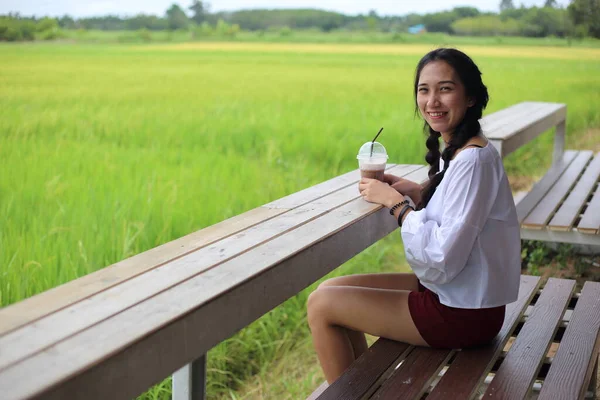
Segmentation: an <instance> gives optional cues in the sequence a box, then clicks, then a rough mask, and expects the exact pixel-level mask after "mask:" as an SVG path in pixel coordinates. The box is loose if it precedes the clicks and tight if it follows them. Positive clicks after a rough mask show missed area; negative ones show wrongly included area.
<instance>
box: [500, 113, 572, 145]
mask: <svg viewBox="0 0 600 400" xmlns="http://www.w3.org/2000/svg"><path fill="white" fill-rule="evenodd" d="M566 115H567V109H566V106H564V105H561V108H560V109H557V110H556V111H554V112H553V113H552V114H544V115H537V117H539V118H540V119H539V120H536V121H533V122H531V123H530V124H529V125H528V126H527V127H525V128H523V129H521V130H519V131H513V132H511V134H512V135H511V136H510V137H507V138H506V139H504V141H503V143H502V151H503V152H502V154H503V156H506V155H508V154H510V153H512V152H513V151H515V150H517V149H518V148H519V147H521V146H523V145H524V144H526V143H528V142H530V141H531V140H533V139H535V138H536V137H537V136H539V135H540V134H541V133H544V132H545V131H547V130H548V129H551V128H552V127H555V126H556V127H557V129H559V126H560V125H561V124H562V123H564V121H565V118H566ZM555 134H556V133H555ZM558 134H559V135H560V134H561V133H560V132H558Z"/></svg>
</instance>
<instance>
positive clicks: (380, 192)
mask: <svg viewBox="0 0 600 400" xmlns="http://www.w3.org/2000/svg"><path fill="white" fill-rule="evenodd" d="M358 190H359V191H360V194H361V196H362V197H363V198H364V199H365V200H366V201H368V202H370V203H377V204H382V205H384V206H386V207H388V208H390V207H392V206H393V205H394V204H396V203H399V202H401V201H403V200H404V196H402V195H401V194H400V193H398V192H397V191H396V190H395V189H394V188H392V187H391V186H390V185H389V184H388V183H385V182H381V181H378V180H377V179H369V178H362V179H361V180H360V183H359V184H358Z"/></svg>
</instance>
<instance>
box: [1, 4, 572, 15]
mask: <svg viewBox="0 0 600 400" xmlns="http://www.w3.org/2000/svg"><path fill="white" fill-rule="evenodd" d="M172 3H178V4H180V5H181V6H182V7H186V8H187V6H188V5H189V4H191V3H192V1H191V0H180V1H174V0H0V14H8V13H9V12H19V13H20V14H21V15H23V16H31V15H35V16H38V17H39V16H45V15H50V16H61V15H64V14H69V15H71V16H74V17H87V16H98V15H107V14H113V15H120V16H126V15H135V14H139V13H145V14H154V15H164V13H165V10H166V9H167V8H169V6H170V5H171V4H172ZM208 3H209V4H210V5H211V8H210V9H211V12H216V11H234V10H240V9H250V8H318V9H322V10H331V11H338V12H341V13H344V14H353V15H355V14H360V13H362V14H366V13H367V12H369V10H375V11H377V14H379V15H405V14H408V13H411V12H415V13H419V14H424V13H428V12H433V11H440V10H448V9H451V8H453V7H456V6H472V7H477V8H478V9H479V10H481V11H498V4H500V0H462V1H461V0H421V1H408V0H370V1H355V0H279V1H277V0H214V1H208ZM513 3H514V4H515V5H516V6H517V7H518V6H520V5H521V4H524V5H525V6H527V7H530V6H542V5H543V4H544V0H513ZM557 3H558V4H559V5H561V6H566V5H568V4H569V0H558V1H557Z"/></svg>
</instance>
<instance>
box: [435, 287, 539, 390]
mask: <svg viewBox="0 0 600 400" xmlns="http://www.w3.org/2000/svg"><path fill="white" fill-rule="evenodd" d="M539 285H540V278H539V277H537V276H527V275H521V283H520V286H519V298H518V300H517V301H516V302H513V303H511V304H508V305H507V306H506V315H505V317H504V324H503V325H502V329H501V330H500V332H499V333H498V335H497V336H496V338H495V339H494V341H493V342H492V343H491V344H490V345H489V346H486V347H480V348H476V349H466V350H462V351H461V352H459V353H458V354H457V355H456V358H455V359H454V361H453V362H452V364H451V365H450V368H448V370H447V371H446V373H445V374H444V376H443V377H442V379H440V381H439V382H438V384H437V385H435V387H434V388H433V390H432V391H431V393H430V394H429V396H427V400H446V399H451V398H455V399H471V398H473V396H475V394H476V393H477V388H478V387H479V385H480V384H481V383H483V381H484V379H485V377H486V376H487V374H488V372H489V371H490V370H491V369H492V367H493V366H494V362H495V361H496V359H497V358H498V356H499V355H500V354H501V352H502V349H504V346H505V345H506V343H507V341H508V339H509V338H510V336H511V334H512V332H513V331H514V329H515V327H516V326H517V324H518V323H519V321H520V319H521V317H522V315H523V313H524V312H525V310H526V309H527V305H528V304H529V303H531V300H532V299H533V296H534V295H535V294H536V293H537V290H538V287H539Z"/></svg>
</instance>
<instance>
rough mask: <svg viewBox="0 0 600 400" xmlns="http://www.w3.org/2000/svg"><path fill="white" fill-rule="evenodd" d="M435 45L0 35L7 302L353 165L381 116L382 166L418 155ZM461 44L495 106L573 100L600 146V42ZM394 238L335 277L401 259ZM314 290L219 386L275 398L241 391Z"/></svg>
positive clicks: (514, 171) (264, 328)
mask: <svg viewBox="0 0 600 400" xmlns="http://www.w3.org/2000/svg"><path fill="white" fill-rule="evenodd" d="M434 47H435V46H433V45H427V44H416V45H397V44H290V43H272V44H268V43H217V42H215V43H177V44H148V45H139V44H135V45H125V44H121V45H118V44H69V43H62V44H61V43H44V44H10V45H9V44H1V45H0V60H1V62H0V307H2V306H6V305H9V304H11V303H14V302H16V301H19V300H21V299H24V298H26V297H29V296H32V295H34V294H36V293H39V292H41V291H44V290H47V289H49V288H51V287H53V286H56V285H59V284H61V283H64V282H66V281H69V280H72V279H75V278H77V277H79V276H82V275H85V274H87V273H90V272H92V271H95V270H97V269H100V268H103V267H105V266H107V265H110V264H113V263H115V262H117V261H119V260H122V259H124V258H127V257H130V256H132V255H134V254H137V253H140V252H142V251H145V250H147V249H150V248H153V247H156V246H158V245H160V244H162V243H165V242H168V241H170V240H173V239H176V238H179V237H181V236H183V235H186V234H188V233H190V232H193V231H195V230H198V229H201V228H203V227H206V226H209V225H212V224H214V223H217V222H219V221H222V220H224V219H226V218H228V217H231V216H234V215H237V214H240V213H242V212H244V211H247V210H249V209H251V208H254V207H257V206H260V205H262V204H264V203H267V202H270V201H272V200H274V199H277V198H279V197H282V196H284V195H287V194H290V193H293V192H295V191H298V190H300V189H303V188H305V187H307V186H310V185H313V184H316V183H318V182H321V181H323V180H326V179H329V178H332V177H334V176H336V175H339V174H341V173H344V172H347V171H349V170H351V169H354V168H356V159H355V154H356V151H357V150H358V148H359V147H360V145H361V144H362V143H364V142H365V141H367V140H369V139H371V138H372V137H373V136H374V135H375V134H376V133H377V131H378V130H379V128H380V127H384V131H383V133H382V135H381V136H380V139H379V140H380V141H381V142H382V143H384V145H385V146H386V147H387V149H388V153H389V154H390V162H393V163H424V161H423V156H424V152H425V145H424V139H425V137H424V135H423V133H422V123H421V121H420V120H419V119H418V118H416V117H415V113H414V103H413V94H412V81H413V74H414V68H415V66H416V63H417V62H418V60H419V58H420V57H421V56H422V55H423V54H425V53H426V52H427V51H429V50H431V49H433V48H434ZM459 48H461V49H462V50H464V51H466V52H467V53H468V54H469V55H471V56H472V57H473V59H474V60H475V61H476V62H477V63H478V64H479V66H480V68H481V70H482V71H483V78H484V82H485V83H486V84H487V86H488V88H489V91H490V98H491V101H490V104H489V107H488V110H487V111H486V113H489V112H493V111H496V110H499V109H501V108H504V107H507V106H509V105H511V104H514V103H517V102H520V101H551V102H563V103H566V104H567V105H568V117H567V131H568V132H567V147H568V148H574V147H578V146H587V148H592V147H593V146H596V147H595V148H597V146H598V143H600V130H599V128H600V48H579V47H578V48H566V47H561V48H558V47H557V48H553V47H548V46H545V47H534V46H515V47H510V46H502V47H494V46H476V45H466V46H460V47H459ZM551 148H552V137H551V134H550V133H547V134H544V135H543V136H542V138H541V139H540V140H536V141H535V142H534V143H533V144H530V145H528V146H526V147H524V148H523V149H521V150H519V151H518V152H516V153H515V154H513V155H511V156H510V157H509V158H508V159H507V164H506V166H507V170H508V172H509V174H510V175H511V177H513V178H514V179H521V178H522V177H530V178H531V177H535V176H539V175H541V174H542V173H543V171H544V168H545V167H547V166H548V165H549V164H550V161H551ZM392 236H393V237H392ZM392 236H390V237H388V238H386V239H384V240H382V241H381V242H380V243H378V244H376V245H375V246H373V247H371V248H370V249H368V250H367V251H366V252H365V253H363V254H361V255H359V256H357V257H355V258H354V259H353V260H351V261H349V262H348V263H347V264H345V265H344V266H342V267H341V268H340V269H339V270H338V271H336V272H334V274H340V273H351V272H358V271H362V272H366V271H383V270H400V269H405V268H406V266H405V263H404V261H403V255H402V247H401V243H399V242H400V241H399V240H398V237H397V236H395V235H392ZM310 290H311V288H308V289H307V290H305V291H303V292H302V293H301V294H299V295H298V296H297V297H295V298H293V299H290V300H289V301H288V302H286V303H285V304H284V305H283V306H282V307H279V308H277V309H275V310H274V311H273V312H271V313H270V314H268V315H267V316H265V317H263V318H261V319H260V320H258V321H257V322H255V323H254V324H252V325H251V326H250V327H248V328H247V329H245V330H243V331H242V332H240V333H239V334H238V335H236V337H234V338H232V339H231V340H229V341H227V342H225V343H223V344H221V345H219V346H217V347H216V348H215V349H213V350H212V351H211V353H209V378H208V379H209V387H208V391H209V398H264V397H269V396H268V395H264V393H263V394H262V395H261V396H262V397H252V396H253V395H248V396H245V395H241V394H239V393H238V394H236V392H235V390H236V388H238V387H240V385H243V383H244V382H245V381H246V380H247V379H248V378H249V377H251V376H252V375H257V374H258V375H260V374H265V373H267V372H266V371H267V370H268V369H269V368H270V365H271V364H270V363H272V362H274V361H275V360H277V359H279V358H281V357H282V356H285V355H287V354H291V352H293V351H294V346H295V344H297V343H300V342H302V341H305V340H306V338H307V335H308V327H307V326H306V321H305V308H304V307H305V300H306V296H307V294H308V293H309V292H310ZM295 379H296V380H297V381H300V380H301V378H298V377H296V378H295ZM319 379H321V381H322V377H320V376H318V375H316V376H312V378H311V380H310V381H306V382H299V383H298V384H294V385H291V384H290V385H291V386H289V385H288V386H285V385H284V387H283V388H280V389H277V390H281V393H286V395H285V396H283V395H281V396H283V397H281V396H280V395H273V397H272V398H285V397H286V396H288V395H289V396H290V397H288V398H300V397H301V396H305V395H306V394H307V393H306V392H307V391H309V390H310V388H311V386H312V387H314V386H316V384H318V383H320V381H319ZM261 393H262V392H261ZM169 394H170V382H169V381H168V380H166V381H165V382H163V383H162V384H160V385H158V386H156V387H155V388H152V389H151V390H149V392H148V393H146V394H144V395H143V396H142V397H143V398H169Z"/></svg>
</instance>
